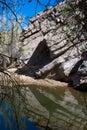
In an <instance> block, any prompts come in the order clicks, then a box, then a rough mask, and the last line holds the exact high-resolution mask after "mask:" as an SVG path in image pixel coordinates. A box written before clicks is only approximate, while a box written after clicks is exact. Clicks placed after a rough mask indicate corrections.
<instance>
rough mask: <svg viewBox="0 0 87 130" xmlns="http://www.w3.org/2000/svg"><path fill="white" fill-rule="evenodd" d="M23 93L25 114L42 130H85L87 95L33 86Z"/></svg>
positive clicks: (63, 89) (62, 89)
mask: <svg viewBox="0 0 87 130" xmlns="http://www.w3.org/2000/svg"><path fill="white" fill-rule="evenodd" d="M22 92H23V93H24V97H25V106H24V108H25V114H26V116H27V117H28V118H29V119H31V120H33V121H34V122H36V124H37V126H39V127H40V129H41V130H42V129H43V130H45V129H46V128H49V129H52V130H59V129H62V130H64V129H65V128H66V129H70V130H73V129H74V130H77V129H79V130H83V129H84V127H85V125H86V123H87V117H86V113H87V110H86V104H85V100H84V98H86V97H87V95H83V94H82V95H81V93H80V92H77V91H74V90H73V91H70V90H68V89H65V88H60V89H58V91H57V90H53V89H47V90H46V88H45V89H41V88H34V87H33V86H32V87H29V88H28V87H27V88H26V90H25V91H24V90H23V91H22ZM23 93H22V94H23ZM25 93H26V94H25ZM25 95H26V96H25ZM85 96H86V97H85Z"/></svg>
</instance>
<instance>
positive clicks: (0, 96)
mask: <svg viewBox="0 0 87 130" xmlns="http://www.w3.org/2000/svg"><path fill="white" fill-rule="evenodd" d="M0 85H1V86H0V112H1V114H2V115H3V118H4V119H5V120H6V122H7V123H8V124H9V126H10V129H12V130H14V128H15V130H16V129H17V130H20V129H21V130H24V129H25V123H24V117H23V114H22V109H23V106H22V104H21V102H22V98H23V97H22V95H21V93H20V89H21V86H20V85H19V83H18V81H17V80H16V79H15V77H13V76H11V75H10V74H8V73H5V72H4V73H1V74H0ZM3 104H4V105H3Z"/></svg>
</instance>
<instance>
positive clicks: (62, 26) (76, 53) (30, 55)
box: [20, 0, 87, 81]
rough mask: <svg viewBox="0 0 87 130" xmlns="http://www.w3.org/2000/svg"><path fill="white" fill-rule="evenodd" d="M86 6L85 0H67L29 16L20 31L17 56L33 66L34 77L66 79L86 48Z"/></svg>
mask: <svg viewBox="0 0 87 130" xmlns="http://www.w3.org/2000/svg"><path fill="white" fill-rule="evenodd" d="M81 5H82V6H81ZM86 7H87V3H86V2H85V1H84V2H82V0H80V1H78V0H76V1H74V0H71V1H70V0H67V1H66V2H62V3H60V4H59V5H57V6H55V7H53V8H50V9H47V10H45V11H44V12H41V13H40V14H38V15H37V16H36V17H34V18H32V19H31V20H30V24H29V26H28V27H26V28H25V29H24V30H23V31H22V34H21V36H20V41H21V43H22V48H23V52H22V55H21V58H22V59H24V62H25V63H27V68H29V65H31V66H34V67H35V66H36V69H33V71H34V74H35V75H36V77H43V78H45V77H48V78H52V79H56V80H63V81H67V80H68V78H67V77H68V76H69V74H70V71H71V70H72V68H73V67H74V65H75V64H76V63H77V62H78V61H79V60H80V58H81V57H80V56H81V54H82V53H83V52H84V51H86V49H87V36H86V33H87V30H86V12H85V8H86ZM43 45H45V46H43ZM40 46H42V49H41V51H40V48H39V47H40ZM40 56H41V57H40ZM37 66H38V67H37ZM28 72H29V71H28ZM34 74H33V75H34Z"/></svg>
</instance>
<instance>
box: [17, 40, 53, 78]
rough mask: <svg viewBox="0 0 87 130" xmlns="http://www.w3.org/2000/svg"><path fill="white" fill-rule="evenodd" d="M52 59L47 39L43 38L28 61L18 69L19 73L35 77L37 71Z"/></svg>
mask: <svg viewBox="0 0 87 130" xmlns="http://www.w3.org/2000/svg"><path fill="white" fill-rule="evenodd" d="M51 61H52V59H51V57H50V52H49V48H48V47H47V45H46V41H45V40H43V41H41V42H40V43H39V45H38V46H37V48H36V49H35V51H34V53H33V55H32V56H31V58H30V59H29V61H28V63H27V64H26V65H25V66H24V67H22V68H21V69H18V70H17V73H20V74H24V75H27V76H31V77H35V72H36V71H37V70H39V69H40V68H42V67H43V66H45V65H46V64H48V63H50V62H51Z"/></svg>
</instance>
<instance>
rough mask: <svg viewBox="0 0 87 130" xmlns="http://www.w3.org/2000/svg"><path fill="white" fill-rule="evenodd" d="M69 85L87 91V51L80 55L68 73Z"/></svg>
mask: <svg viewBox="0 0 87 130" xmlns="http://www.w3.org/2000/svg"><path fill="white" fill-rule="evenodd" d="M68 79H69V86H71V87H74V88H75V89H78V90H81V91H87V51H85V52H83V53H82V55H81V60H79V61H78V62H77V63H76V64H75V66H74V67H73V68H72V70H71V72H70V74H69V77H68Z"/></svg>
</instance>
